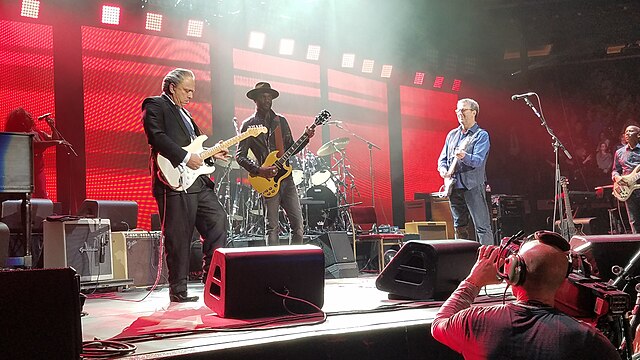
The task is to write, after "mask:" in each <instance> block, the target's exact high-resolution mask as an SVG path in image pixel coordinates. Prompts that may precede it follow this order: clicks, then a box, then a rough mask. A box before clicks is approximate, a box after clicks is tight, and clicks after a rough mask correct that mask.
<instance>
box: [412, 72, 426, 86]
mask: <svg viewBox="0 0 640 360" xmlns="http://www.w3.org/2000/svg"><path fill="white" fill-rule="evenodd" d="M423 83H424V73H423V72H416V76H414V77H413V84H414V85H422V84H423Z"/></svg>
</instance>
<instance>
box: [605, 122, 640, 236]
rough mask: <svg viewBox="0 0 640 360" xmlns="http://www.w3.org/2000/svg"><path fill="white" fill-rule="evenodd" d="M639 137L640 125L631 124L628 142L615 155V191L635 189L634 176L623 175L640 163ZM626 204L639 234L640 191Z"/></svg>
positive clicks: (635, 231) (627, 133)
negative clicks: (624, 176) (625, 176)
mask: <svg viewBox="0 0 640 360" xmlns="http://www.w3.org/2000/svg"><path fill="white" fill-rule="evenodd" d="M639 137H640V127H638V126H637V125H629V126H627V128H626V129H625V130H624V140H625V142H626V143H627V144H626V145H625V146H623V147H621V148H619V149H618V150H616V153H615V155H614V156H613V171H612V172H611V178H612V180H613V181H614V183H615V184H614V191H619V188H620V187H621V186H622V188H624V189H626V191H633V190H632V189H633V186H634V185H635V184H636V181H633V176H631V178H623V177H622V176H623V175H628V174H630V173H631V172H632V171H633V170H634V169H635V168H636V166H638V165H640V146H639V145H638V142H639V140H640V138H639ZM625 205H626V206H627V214H629V223H630V224H631V230H632V231H633V233H634V234H638V232H639V230H640V224H638V221H640V191H633V192H632V193H631V196H629V198H628V199H627V200H626V201H625Z"/></svg>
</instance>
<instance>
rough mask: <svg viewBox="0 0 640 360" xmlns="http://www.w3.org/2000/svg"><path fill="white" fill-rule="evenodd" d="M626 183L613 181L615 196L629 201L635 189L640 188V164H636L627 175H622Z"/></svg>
mask: <svg viewBox="0 0 640 360" xmlns="http://www.w3.org/2000/svg"><path fill="white" fill-rule="evenodd" d="M621 178H622V180H624V182H625V185H623V184H621V183H620V182H615V183H613V196H615V197H616V199H618V200H620V201H627V200H628V199H629V198H630V197H631V193H633V191H634V190H636V189H638V188H640V184H637V183H636V182H637V181H638V179H639V178H640V165H638V166H636V168H635V169H633V171H632V172H631V173H629V174H627V175H623V176H621Z"/></svg>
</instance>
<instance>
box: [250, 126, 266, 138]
mask: <svg viewBox="0 0 640 360" xmlns="http://www.w3.org/2000/svg"><path fill="white" fill-rule="evenodd" d="M267 131H268V130H267V128H266V127H265V126H262V125H254V126H249V127H248V128H247V130H246V131H245V132H246V133H247V134H248V135H250V136H258V135H260V134H266V133H267Z"/></svg>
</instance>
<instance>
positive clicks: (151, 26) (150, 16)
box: [145, 13, 162, 31]
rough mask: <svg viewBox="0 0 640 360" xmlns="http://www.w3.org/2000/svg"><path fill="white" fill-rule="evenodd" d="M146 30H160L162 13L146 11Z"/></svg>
mask: <svg viewBox="0 0 640 360" xmlns="http://www.w3.org/2000/svg"><path fill="white" fill-rule="evenodd" d="M145 28H146V29H147V30H153V31H160V30H162V15H160V14H154V13H147V23H146V25H145Z"/></svg>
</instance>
